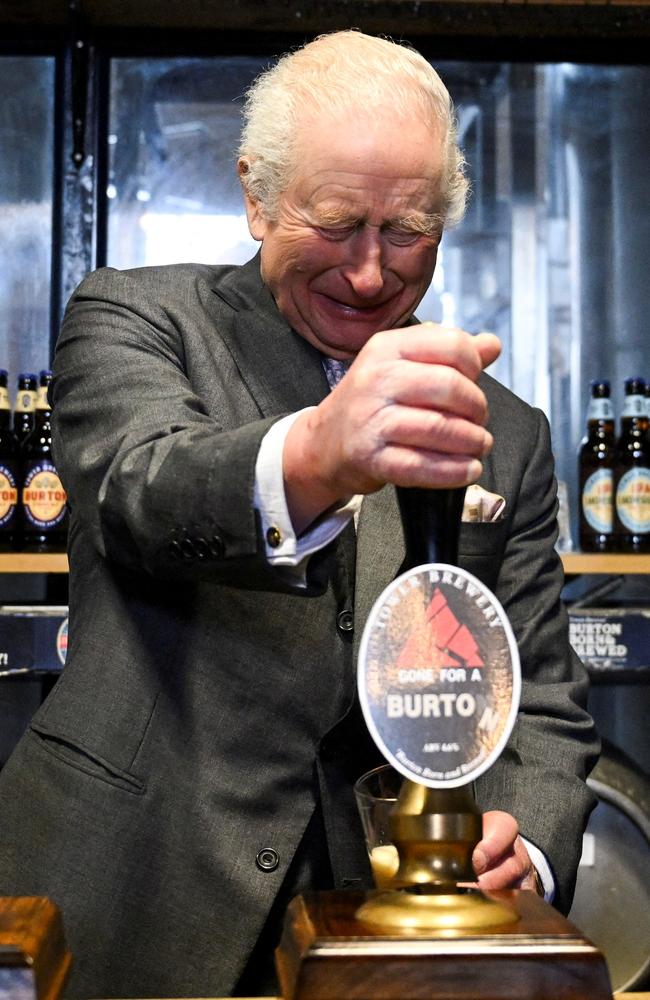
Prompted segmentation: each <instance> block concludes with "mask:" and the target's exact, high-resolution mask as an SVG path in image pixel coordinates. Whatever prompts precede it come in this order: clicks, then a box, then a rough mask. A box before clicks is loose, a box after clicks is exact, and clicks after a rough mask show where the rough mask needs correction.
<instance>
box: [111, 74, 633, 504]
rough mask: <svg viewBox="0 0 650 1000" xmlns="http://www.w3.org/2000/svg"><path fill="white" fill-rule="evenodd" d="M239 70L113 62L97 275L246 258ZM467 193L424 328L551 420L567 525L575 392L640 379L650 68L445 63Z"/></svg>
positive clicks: (447, 239) (578, 398)
mask: <svg viewBox="0 0 650 1000" xmlns="http://www.w3.org/2000/svg"><path fill="white" fill-rule="evenodd" d="M261 68H262V63H261V62H258V61H257V60H255V59H251V58H246V57H232V58H216V59H173V60H154V59H149V60H116V61H115V63H114V65H113V74H112V104H111V125H110V137H109V142H110V144H111V145H110V153H111V157H110V163H111V177H110V186H109V191H108V196H109V263H111V264H113V265H115V266H118V267H127V266H136V265H141V264H153V263H167V262H172V261H180V260H195V261H203V262H213V263H220V262H229V263H237V262H240V261H243V260H246V259H248V258H249V257H250V256H251V255H252V253H254V251H255V248H256V244H255V243H254V242H253V241H252V240H250V238H249V237H248V234H247V229H246V222H245V216H244V212H243V207H242V201H241V194H240V190H239V184H238V182H237V179H236V175H235V149H236V146H237V141H238V133H239V127H240V120H239V110H240V98H241V95H242V93H243V92H244V90H245V89H246V86H247V84H248V83H249V81H250V80H251V79H253V77H254V76H255V75H256V73H257V72H258V71H259V70H260V69H261ZM437 68H438V69H439V70H440V73H441V76H442V77H443V79H444V80H445V82H446V83H447V85H448V87H449V89H450V91H451V94H452V97H453V98H454V102H455V104H456V107H457V111H458V119H459V135H460V141H461V145H462V147H463V149H464V151H465V155H466V158H467V161H468V172H469V176H470V178H471V185H472V194H471V198H470V201H469V207H468V211H467V215H466V217H465V219H464V220H463V222H462V223H461V224H460V225H459V226H458V227H457V228H456V229H453V230H450V231H449V232H447V233H445V236H444V238H443V242H442V246H441V251H440V255H439V262H438V267H437V270H436V274H435V276H434V280H433V283H432V286H431V288H430V289H429V291H428V292H427V295H426V296H425V299H424V300H423V302H422V304H421V306H420V309H419V310H418V312H419V315H420V316H421V318H422V319H435V320H441V321H443V322H445V323H449V324H454V325H458V326H461V327H463V328H465V329H467V330H470V331H474V332H476V331H479V330H486V329H487V330H492V331H494V332H496V333H497V334H498V335H499V336H500V337H501V339H502V343H503V353H502V356H501V358H500V359H499V361H498V362H497V363H496V364H495V366H494V367H493V374H494V375H495V376H496V377H497V378H498V379H499V380H500V381H502V382H504V383H505V384H506V385H508V386H509V387H510V388H512V389H513V390H514V391H515V392H517V393H518V394H519V395H520V396H522V397H523V398H524V399H526V400H527V401H528V402H530V403H533V404H534V405H537V406H540V407H541V408H542V409H543V410H544V411H545V413H546V414H547V415H548V417H549V419H550V421H551V428H552V432H553V441H554V449H555V453H556V459H557V466H558V474H559V477H560V478H561V479H563V480H565V481H566V483H567V487H568V492H569V497H570V501H571V509H572V510H573V511H574V512H575V510H576V509H577V490H576V449H577V446H578V442H579V440H580V437H581V435H582V433H583V426H584V417H585V409H586V403H587V398H588V391H589V382H590V380H591V379H593V378H607V377H609V378H610V379H611V381H612V389H613V393H612V395H613V399H614V403H615V406H616V408H617V410H618V411H619V412H620V406H621V403H622V385H623V380H624V379H625V378H626V377H628V376H630V375H636V374H639V375H641V376H642V377H646V378H649V377H650V336H648V333H647V330H646V317H647V316H648V315H650V301H648V300H649V299H650V281H648V279H647V271H648V264H649V263H650V261H649V257H650V185H648V184H647V183H646V181H645V176H644V173H645V170H644V164H645V163H646V162H647V159H648V153H649V152H650V122H649V120H648V118H647V115H646V112H645V104H646V99H647V95H648V94H649V93H650V69H647V68H639V67H615V66H609V67H606V66H588V65H580V66H578V65H572V64H545V65H541V64H539V65H533V64H524V63H516V64H513V63H488V62H486V63H469V62H457V61H454V62H443V63H438V64H437Z"/></svg>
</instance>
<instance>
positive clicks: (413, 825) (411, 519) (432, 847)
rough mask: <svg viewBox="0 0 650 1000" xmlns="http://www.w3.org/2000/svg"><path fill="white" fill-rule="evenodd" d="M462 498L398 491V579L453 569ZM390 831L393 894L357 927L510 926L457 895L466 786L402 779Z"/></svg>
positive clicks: (473, 837) (484, 905) (470, 812)
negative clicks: (395, 864) (394, 859)
mask: <svg viewBox="0 0 650 1000" xmlns="http://www.w3.org/2000/svg"><path fill="white" fill-rule="evenodd" d="M464 496H465V490H464V489H456V490H436V491H433V490H424V489H416V488H412V489H402V488H398V489H397V499H398V503H399V508H400V514H401V517H402V528H403V532H404V543H405V550H406V554H405V558H404V562H403V563H402V566H401V568H400V573H403V572H405V571H406V570H408V569H412V568H414V567H416V566H419V565H422V564H431V563H444V564H447V565H451V566H455V565H457V562H458V536H459V531H460V523H461V515H462V510H463V500H464ZM390 829H391V839H392V842H393V843H394V845H395V847H396V849H397V853H398V856H399V868H398V870H397V872H396V873H395V875H394V876H393V879H392V882H393V887H392V888H391V889H389V890H386V891H383V892H380V893H378V894H377V895H375V896H372V897H371V898H370V899H369V900H367V902H365V903H364V904H363V905H362V906H361V907H360V909H359V911H358V912H357V917H358V919H359V920H362V921H365V922H367V923H371V924H378V925H380V926H383V927H396V928H404V929H408V928H411V929H426V928H437V929H443V928H447V929H452V928H464V929H470V928H473V927H474V928H476V927H489V926H497V925H499V924H508V923H513V922H514V921H516V920H517V913H516V911H515V910H514V909H513V908H512V907H511V906H508V905H507V904H504V903H500V902H497V901H496V900H494V899H489V898H488V897H487V896H485V895H484V894H483V893H482V892H481V891H480V890H479V889H476V888H471V889H470V888H459V884H460V885H463V884H466V883H474V882H475V881H476V876H475V874H474V869H473V867H472V854H473V852H474V848H475V847H476V845H477V844H478V842H479V840H480V839H481V835H482V829H483V824H482V816H481V813H480V810H479V809H478V806H477V805H476V801H475V799H474V795H473V791H472V788H471V786H469V785H462V786H460V787H456V788H429V787H427V786H426V785H421V784H418V783H416V782H415V781H411V780H409V779H408V778H405V780H404V782H403V784H402V788H401V791H400V794H399V796H398V799H397V803H396V806H395V808H394V810H393V814H392V816H391V819H390Z"/></svg>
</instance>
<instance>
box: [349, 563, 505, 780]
mask: <svg viewBox="0 0 650 1000" xmlns="http://www.w3.org/2000/svg"><path fill="white" fill-rule="evenodd" d="M358 685H359V696H360V699H361V706H362V709H363V714H364V717H365V720H366V724H367V726H368V729H369V730H370V733H371V735H372V737H373V739H374V740H375V742H376V744H377V746H378V747H379V749H380V750H381V752H382V753H383V754H384V756H385V757H386V758H387V760H388V761H389V762H390V763H391V764H392V765H393V767H395V768H396V770H397V771H399V772H400V773H401V774H403V775H404V776H405V777H406V778H410V779H411V780H412V781H416V782H418V783H419V784H422V785H428V786H429V787H430V788H455V787H458V786H460V785H464V784H467V783H468V782H470V781H473V780H474V779H475V778H477V777H478V776H479V775H480V774H482V773H483V772H484V771H486V770H487V769H488V768H489V767H490V766H491V765H492V764H493V763H494V761H495V760H496V759H497V758H498V756H499V754H500V753H501V751H502V750H503V748H504V746H505V744H506V741H507V739H508V737H509V735H510V732H511V730H512V727H513V725H514V722H515V719H516V717H517V711H518V708H519V696H520V691H521V671H520V666H519V652H518V649H517V643H516V641H515V637H514V635H513V632H512V628H511V626H510V622H509V621H508V619H507V617H506V614H505V612H504V610H503V608H502V607H501V604H500V603H499V601H498V600H497V599H496V597H495V596H494V594H492V593H491V591H489V590H488V589H487V587H485V586H484V584H483V583H481V581H480V580H478V579H477V578H476V577H475V576H472V574H471V573H467V572H466V571H465V570H463V569H460V568H459V567H457V566H450V565H447V564H445V563H430V564H428V565H424V566H417V567H416V568H415V569H411V570H408V571H407V572H406V573H403V574H402V575H401V576H399V577H397V579H396V580H394V581H393V583H392V584H390V585H389V586H388V587H387V588H386V590H384V592H383V593H382V595H381V596H380V597H379V599H378V600H377V601H376V603H375V605H374V607H373V609H372V611H371V612H370V616H369V618H368V621H367V623H366V627H365V629H364V632H363V636H362V639H361V647H360V652H359V668H358Z"/></svg>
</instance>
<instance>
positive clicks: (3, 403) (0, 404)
mask: <svg viewBox="0 0 650 1000" xmlns="http://www.w3.org/2000/svg"><path fill="white" fill-rule="evenodd" d="M10 409H11V403H10V401H9V391H8V390H7V388H6V386H4V385H0V410H10Z"/></svg>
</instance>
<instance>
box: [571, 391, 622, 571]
mask: <svg viewBox="0 0 650 1000" xmlns="http://www.w3.org/2000/svg"><path fill="white" fill-rule="evenodd" d="M614 448H615V437H614V409H613V407H612V404H611V402H610V398H609V382H608V381H606V380H605V379H600V380H596V381H594V382H592V383H591V398H590V400H589V406H588V408H587V434H586V436H585V437H584V438H583V439H582V442H581V444H580V451H579V453H578V472H579V478H580V548H581V549H582V550H583V552H608V551H610V550H611V548H612V532H613V528H614Z"/></svg>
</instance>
